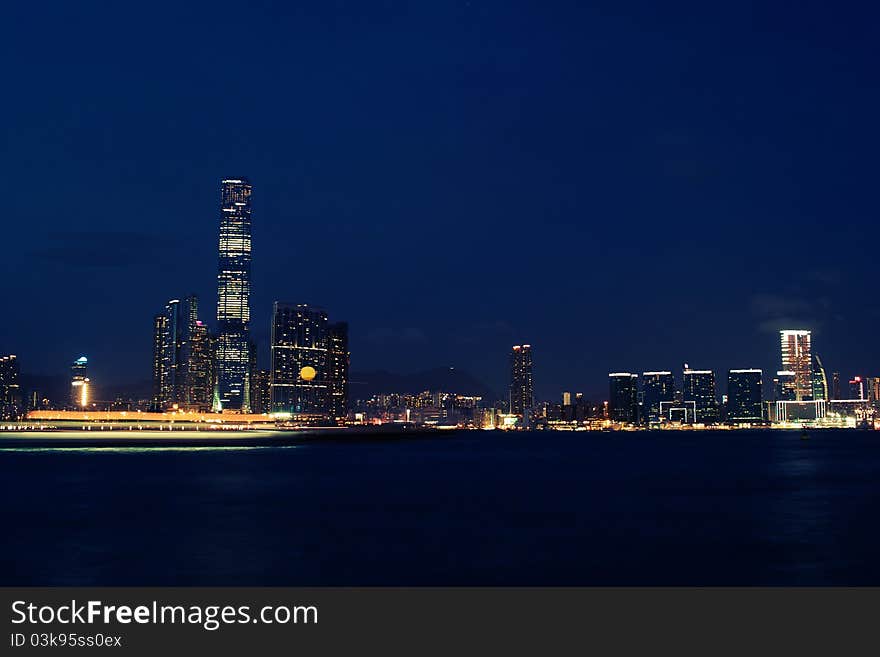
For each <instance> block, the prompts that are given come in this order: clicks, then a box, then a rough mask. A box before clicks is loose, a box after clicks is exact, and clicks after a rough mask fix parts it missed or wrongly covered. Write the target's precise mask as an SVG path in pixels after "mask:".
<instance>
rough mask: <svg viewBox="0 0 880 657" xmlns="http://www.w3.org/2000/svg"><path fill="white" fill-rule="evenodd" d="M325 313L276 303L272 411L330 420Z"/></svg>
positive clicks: (273, 330) (274, 313)
mask: <svg viewBox="0 0 880 657" xmlns="http://www.w3.org/2000/svg"><path fill="white" fill-rule="evenodd" d="M329 343H330V341H329V331H328V324H327V313H326V312H324V311H323V310H321V309H319V308H314V307H312V306H309V305H306V304H299V305H292V304H287V303H280V302H278V301H276V302H275V307H274V312H273V315H272V375H271V376H272V380H271V383H270V388H271V395H272V412H273V413H285V414H290V415H293V416H298V415H309V416H323V417H325V418H327V419H329V418H330V415H331V412H332V409H331V381H330V374H329V366H328V360H329V359H328V353H329Z"/></svg>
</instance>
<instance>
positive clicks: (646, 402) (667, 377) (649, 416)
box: [642, 372, 675, 423]
mask: <svg viewBox="0 0 880 657" xmlns="http://www.w3.org/2000/svg"><path fill="white" fill-rule="evenodd" d="M642 400H643V402H642V403H643V406H642V409H643V414H644V418H642V421H643V422H648V423H650V422H659V421H660V420H661V418H662V411H661V409H660V404H661V403H662V402H672V401H675V377H674V376H673V374H672V372H643V373H642Z"/></svg>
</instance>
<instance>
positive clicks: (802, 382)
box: [779, 329, 813, 401]
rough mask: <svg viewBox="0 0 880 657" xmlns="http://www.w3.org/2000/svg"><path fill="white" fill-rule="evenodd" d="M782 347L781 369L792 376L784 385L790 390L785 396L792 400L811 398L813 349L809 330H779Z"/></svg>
mask: <svg viewBox="0 0 880 657" xmlns="http://www.w3.org/2000/svg"><path fill="white" fill-rule="evenodd" d="M779 338H780V343H781V349H782V370H783V371H786V372H793V373H794V376H793V377H792V378H791V379H790V380H788V381H787V382H786V383H785V385H786V386H788V387H789V388H790V389H791V390H790V392H787V393H786V397H791V398H792V399H793V400H794V401H809V400H811V399H812V398H813V351H812V344H811V334H810V331H805V330H801V329H797V330H783V331H780V332H779Z"/></svg>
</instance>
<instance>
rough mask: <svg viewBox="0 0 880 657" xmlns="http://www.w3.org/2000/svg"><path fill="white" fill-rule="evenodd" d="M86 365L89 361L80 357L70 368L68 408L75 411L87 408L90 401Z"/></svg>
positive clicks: (89, 382)
mask: <svg viewBox="0 0 880 657" xmlns="http://www.w3.org/2000/svg"><path fill="white" fill-rule="evenodd" d="M88 364H89V359H88V358H86V357H85V356H80V357H79V358H77V359H76V360H75V361H74V362H73V365H71V367H70V407H71V408H73V409H75V410H83V409H86V408H88V406H89V401H90V399H91V397H90V394H91V391H90V390H89V387H90V384H91V381H89V377H88Z"/></svg>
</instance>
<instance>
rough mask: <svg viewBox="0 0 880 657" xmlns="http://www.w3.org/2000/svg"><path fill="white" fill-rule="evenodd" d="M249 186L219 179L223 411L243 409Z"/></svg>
mask: <svg viewBox="0 0 880 657" xmlns="http://www.w3.org/2000/svg"><path fill="white" fill-rule="evenodd" d="M251 191H252V190H251V184H250V183H249V182H248V181H247V180H245V179H242V178H238V179H227V180H224V181H223V182H222V184H221V191H220V242H219V252H220V260H219V269H218V273H217V329H218V335H217V379H218V394H219V404H220V407H221V408H222V409H223V410H236V411H247V410H248V409H247V397H248V396H249V394H248V384H249V381H248V379H249V377H248V372H249V366H250V339H249V334H250V290H251Z"/></svg>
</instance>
